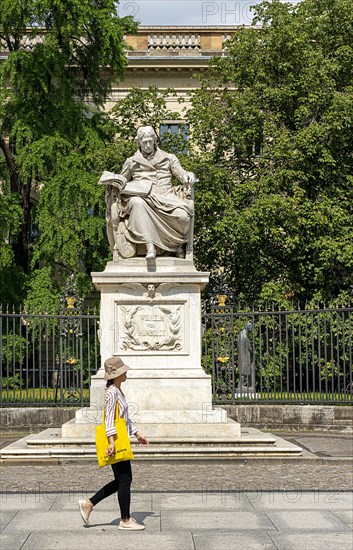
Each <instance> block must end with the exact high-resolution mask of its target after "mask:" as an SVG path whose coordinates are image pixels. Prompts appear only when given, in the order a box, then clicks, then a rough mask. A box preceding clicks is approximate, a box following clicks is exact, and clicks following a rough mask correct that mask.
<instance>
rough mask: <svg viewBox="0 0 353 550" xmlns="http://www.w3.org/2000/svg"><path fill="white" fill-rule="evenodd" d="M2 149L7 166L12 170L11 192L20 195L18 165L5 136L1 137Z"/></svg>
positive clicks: (0, 145)
mask: <svg viewBox="0 0 353 550" xmlns="http://www.w3.org/2000/svg"><path fill="white" fill-rule="evenodd" d="M0 149H1V150H2V152H3V153H4V157H5V160H6V164H7V166H8V167H9V170H10V174H11V176H10V178H11V191H13V192H16V193H18V192H19V190H20V182H19V177H18V173H17V168H16V163H15V159H14V158H13V156H12V153H11V151H10V148H9V146H8V143H7V142H6V140H5V138H4V136H1V137H0Z"/></svg>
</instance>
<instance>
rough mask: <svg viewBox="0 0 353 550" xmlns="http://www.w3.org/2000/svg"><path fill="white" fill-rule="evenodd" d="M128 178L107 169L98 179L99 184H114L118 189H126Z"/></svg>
mask: <svg viewBox="0 0 353 550" xmlns="http://www.w3.org/2000/svg"><path fill="white" fill-rule="evenodd" d="M126 181H127V180H126V178H125V177H124V176H122V175H120V174H113V172H108V171H105V172H103V174H102V175H101V177H100V180H99V181H98V185H112V186H113V187H117V188H118V189H120V190H122V189H124V187H125V185H126Z"/></svg>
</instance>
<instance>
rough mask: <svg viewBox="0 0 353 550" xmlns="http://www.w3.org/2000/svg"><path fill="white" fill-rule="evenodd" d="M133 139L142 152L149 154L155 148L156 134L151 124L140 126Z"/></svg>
mask: <svg viewBox="0 0 353 550" xmlns="http://www.w3.org/2000/svg"><path fill="white" fill-rule="evenodd" d="M135 141H136V145H137V147H138V148H139V149H140V151H142V153H147V154H150V153H152V152H153V151H155V150H156V148H157V134H156V132H155V131H154V129H153V128H152V126H140V128H138V130H137V134H136V137H135Z"/></svg>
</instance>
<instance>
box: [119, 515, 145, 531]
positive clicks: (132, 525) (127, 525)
mask: <svg viewBox="0 0 353 550" xmlns="http://www.w3.org/2000/svg"><path fill="white" fill-rule="evenodd" d="M144 528H145V526H144V525H141V523H137V521H136V519H135V518H133V517H130V519H129V520H128V521H123V520H121V522H120V523H119V529H123V530H124V529H125V530H126V531H143V530H144Z"/></svg>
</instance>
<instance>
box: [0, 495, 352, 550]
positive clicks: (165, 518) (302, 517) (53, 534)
mask: <svg viewBox="0 0 353 550" xmlns="http://www.w3.org/2000/svg"><path fill="white" fill-rule="evenodd" d="M79 497H80V495H77V494H74V493H59V494H58V493H54V494H50V493H46V494H45V493H41V494H40V493H38V494H36V495H33V494H32V495H29V494H25V493H22V494H11V495H3V497H2V502H1V529H2V531H1V534H0V535H1V541H0V542H1V549H2V550H53V549H56V550H67V549H70V550H81V549H82V550H87V548H91V549H92V550H93V549H96V548H97V549H98V548H101V549H103V548H111V549H115V548H123V549H124V550H140V549H141V550H157V549H158V550H237V549H239V550H260V549H261V550H299V549H300V550H303V549H304V550H351V549H352V544H353V535H352V527H353V517H352V507H353V493H352V492H342V493H338V492H323V493H319V492H303V491H301V490H298V491H295V492H289V491H288V492H287V491H285V492H273V491H271V492H263V491H257V492H244V493H237V492H232V491H230V492H218V493H211V492H206V491H205V492H203V493H155V492H153V493H152V492H147V493H134V496H133V501H132V510H133V513H134V516H135V517H136V519H137V520H139V521H142V522H143V523H144V524H145V526H146V530H145V531H143V532H139V533H126V532H125V533H124V532H121V531H119V530H118V528H117V526H118V522H119V517H118V504H117V502H116V500H115V498H114V497H110V498H109V499H107V500H106V501H104V502H101V503H100V504H99V505H98V506H97V507H96V509H95V510H94V512H93V514H92V515H91V522H90V525H89V526H83V525H82V520H81V516H80V514H79V512H78V507H77V504H76V500H77V498H79Z"/></svg>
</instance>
